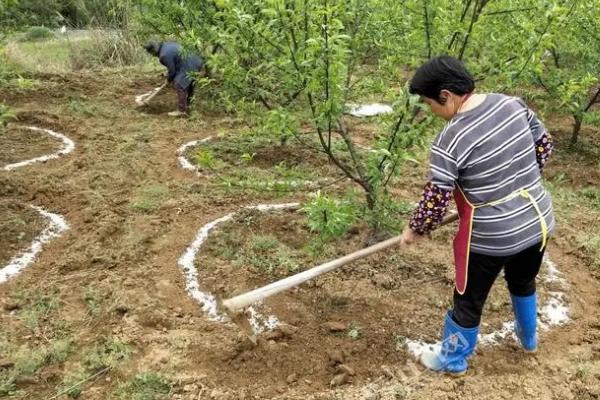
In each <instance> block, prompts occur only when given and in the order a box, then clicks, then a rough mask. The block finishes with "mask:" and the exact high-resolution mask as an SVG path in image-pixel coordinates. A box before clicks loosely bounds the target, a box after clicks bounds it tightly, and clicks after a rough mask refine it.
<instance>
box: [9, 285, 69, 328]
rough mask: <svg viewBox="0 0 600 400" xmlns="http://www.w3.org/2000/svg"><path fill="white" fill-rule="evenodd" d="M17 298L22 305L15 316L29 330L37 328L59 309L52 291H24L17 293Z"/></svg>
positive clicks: (56, 297) (58, 301)
mask: <svg viewBox="0 0 600 400" xmlns="http://www.w3.org/2000/svg"><path fill="white" fill-rule="evenodd" d="M17 298H19V300H20V302H21V303H23V304H24V306H23V307H21V310H20V311H19V312H18V314H17V316H18V318H19V319H20V320H21V321H23V323H24V324H25V326H27V327H28V328H29V329H31V330H34V329H35V328H37V327H38V326H39V324H40V322H41V321H42V320H44V319H46V318H48V316H49V314H50V313H51V312H53V311H55V310H57V309H58V308H59V307H60V299H59V298H58V294H57V293H56V292H53V291H47V292H45V293H40V292H38V291H24V292H22V293H19V294H18V295H17Z"/></svg>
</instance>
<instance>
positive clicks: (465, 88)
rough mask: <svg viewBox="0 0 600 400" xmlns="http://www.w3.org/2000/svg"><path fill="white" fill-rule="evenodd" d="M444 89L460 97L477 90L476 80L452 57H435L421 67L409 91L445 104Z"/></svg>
mask: <svg viewBox="0 0 600 400" xmlns="http://www.w3.org/2000/svg"><path fill="white" fill-rule="evenodd" d="M444 89H445V90H448V91H450V92H452V93H454V94H457V95H460V96H462V95H464V94H467V93H471V92H472V91H473V90H474V89H475V80H474V79H473V76H472V75H471V74H470V73H469V71H467V68H466V67H465V66H464V64H463V63H462V62H461V61H459V60H457V59H456V58H454V57H450V56H439V57H435V58H432V59H431V60H429V61H427V62H426V63H425V64H423V65H421V66H420V67H419V68H418V69H417V71H416V72H415V75H414V76H413V78H412V79H411V81H410V88H409V91H410V93H412V94H418V95H419V96H424V97H428V98H430V99H434V100H435V101H437V102H438V103H440V104H444V102H445V99H442V98H441V97H440V92H441V91H442V90H444Z"/></svg>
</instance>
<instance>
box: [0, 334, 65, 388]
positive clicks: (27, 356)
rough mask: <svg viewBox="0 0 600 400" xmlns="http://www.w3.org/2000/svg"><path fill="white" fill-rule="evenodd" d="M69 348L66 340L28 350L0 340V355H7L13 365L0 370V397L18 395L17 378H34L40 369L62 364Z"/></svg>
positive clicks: (26, 347) (25, 346) (24, 346)
mask: <svg viewBox="0 0 600 400" xmlns="http://www.w3.org/2000/svg"><path fill="white" fill-rule="evenodd" d="M70 348H71V342H70V341H68V340H57V341H52V342H50V344H48V345H47V346H36V347H34V348H30V347H28V346H27V345H21V346H17V345H15V344H12V343H10V342H9V341H8V340H7V339H6V338H0V354H8V355H9V357H10V360H11V361H12V362H13V363H14V365H13V366H12V367H11V368H8V369H3V370H0V396H8V395H14V394H16V393H18V390H17V381H18V379H19V378H21V377H29V376H34V375H35V374H36V373H37V372H38V371H39V370H40V369H41V368H42V367H45V366H47V365H51V364H59V363H62V362H64V361H65V360H66V359H67V356H68V355H69V353H70Z"/></svg>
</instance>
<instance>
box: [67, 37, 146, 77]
mask: <svg viewBox="0 0 600 400" xmlns="http://www.w3.org/2000/svg"><path fill="white" fill-rule="evenodd" d="M69 50H70V51H69V59H70V63H71V68H72V69H73V70H74V71H78V70H81V69H93V68H98V67H125V66H128V65H136V64H141V63H144V62H146V61H147V60H148V55H147V54H146V52H145V51H144V50H143V48H142V46H140V43H139V42H138V40H137V39H136V38H135V37H134V36H132V35H129V34H127V33H125V32H121V31H112V32H104V31H95V32H92V34H91V35H90V37H89V40H88V41H87V42H83V43H82V41H75V42H69Z"/></svg>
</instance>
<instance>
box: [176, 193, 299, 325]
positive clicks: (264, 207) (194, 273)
mask: <svg viewBox="0 0 600 400" xmlns="http://www.w3.org/2000/svg"><path fill="white" fill-rule="evenodd" d="M298 206H299V203H284V204H259V205H257V206H248V207H244V209H246V210H258V211H261V212H269V211H275V210H285V209H294V208H297V207H298ZM234 215H235V213H230V214H227V215H225V216H223V217H221V218H219V219H216V220H214V221H211V222H209V223H208V224H206V225H204V226H203V227H202V228H200V230H199V231H198V233H197V234H196V238H195V239H194V241H193V242H192V244H190V245H189V247H188V248H187V249H186V251H185V252H184V253H183V255H182V256H181V257H180V258H179V261H178V264H179V267H180V268H181V270H182V271H183V274H184V277H185V282H186V291H187V292H188V294H189V295H190V296H191V297H192V298H193V299H194V300H196V301H197V302H198V303H199V304H201V306H202V311H204V312H205V313H206V314H207V315H208V317H209V318H210V319H212V320H215V321H225V320H227V317H226V316H225V315H223V314H221V313H219V311H218V309H217V299H216V297H215V296H214V295H213V294H211V293H208V292H206V291H203V289H201V287H200V283H199V281H198V270H197V268H196V266H195V265H194V263H195V260H196V256H197V255H198V251H199V250H200V248H201V247H202V245H203V244H204V242H205V241H206V239H207V238H208V234H209V233H210V231H211V230H212V229H213V228H215V227H216V226H217V225H219V224H221V223H223V222H227V221H229V220H231V219H232V218H233V216H234ZM248 313H249V316H250V325H252V327H253V328H254V330H255V331H256V332H261V331H264V330H270V329H273V328H274V327H275V326H277V324H278V323H279V321H278V319H277V317H275V316H273V315H269V316H263V315H262V314H260V313H259V312H258V311H257V310H256V309H254V308H253V307H249V309H248Z"/></svg>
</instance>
